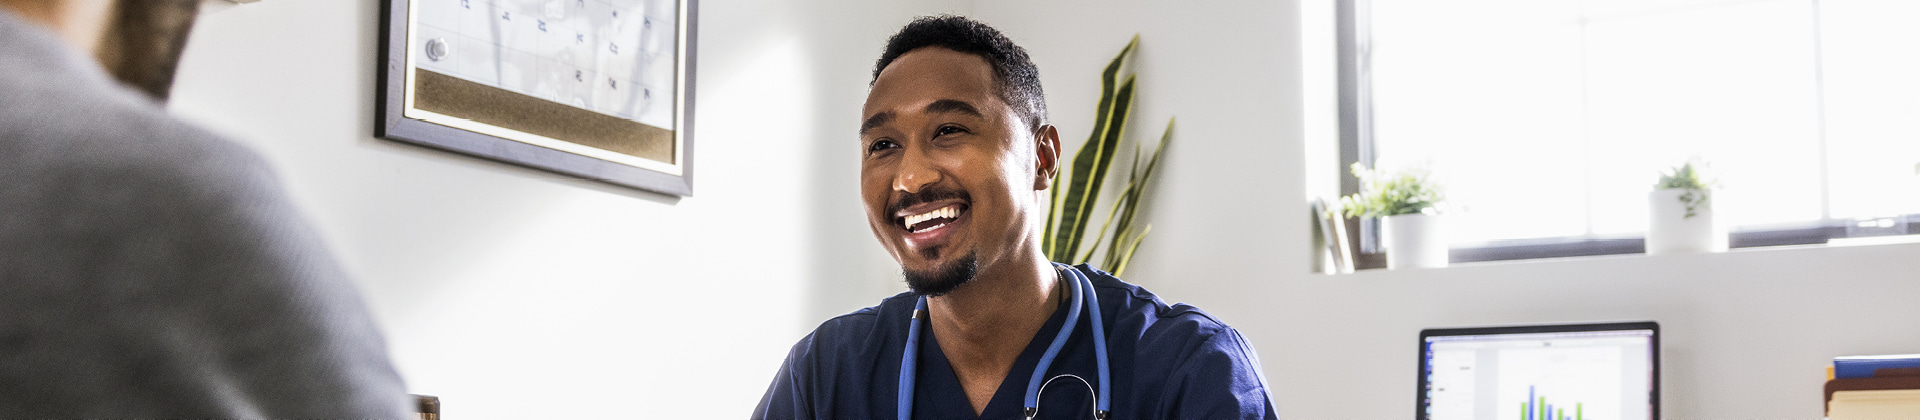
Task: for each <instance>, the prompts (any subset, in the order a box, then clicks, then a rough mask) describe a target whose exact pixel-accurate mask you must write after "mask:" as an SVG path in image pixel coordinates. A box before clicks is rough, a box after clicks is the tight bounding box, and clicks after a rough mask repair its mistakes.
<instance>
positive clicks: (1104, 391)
mask: <svg viewBox="0 0 1920 420" xmlns="http://www.w3.org/2000/svg"><path fill="white" fill-rule="evenodd" d="M1053 267H1054V270H1055V271H1058V272H1060V273H1061V275H1064V276H1068V277H1073V281H1072V282H1071V283H1073V311H1071V312H1067V322H1066V324H1064V325H1061V326H1060V333H1059V334H1056V335H1054V336H1053V343H1051V344H1048V345H1047V352H1046V353H1041V354H1040V364H1039V365H1036V366H1034V367H1033V378H1032V379H1028V380H1027V399H1026V404H1027V405H1026V409H1027V410H1026V415H1027V419H1028V420H1032V419H1033V417H1034V416H1036V415H1039V414H1040V393H1041V392H1043V391H1046V390H1047V385H1049V384H1052V383H1053V381H1054V380H1055V379H1060V378H1073V379H1078V380H1080V383H1081V384H1084V385H1086V386H1087V392H1088V393H1092V392H1093V384H1089V383H1087V380H1086V379H1085V378H1081V377H1079V376H1076V375H1072V374H1061V375H1057V376H1054V377H1052V378H1047V379H1046V381H1045V382H1044V383H1043V382H1042V381H1041V379H1042V378H1046V375H1047V368H1048V367H1052V366H1053V359H1054V357H1056V356H1059V355H1060V347H1062V346H1065V345H1066V344H1067V336H1070V335H1073V328H1074V327H1075V326H1077V325H1079V323H1080V308H1087V310H1088V311H1090V312H1092V318H1093V334H1094V335H1093V359H1094V362H1095V365H1097V367H1098V369H1099V374H1100V378H1099V380H1100V392H1099V393H1098V394H1094V399H1093V409H1094V411H1093V417H1094V418H1096V419H1101V420H1105V419H1106V418H1107V415H1108V414H1109V412H1108V410H1107V409H1108V408H1109V407H1111V405H1110V404H1112V402H1111V400H1110V399H1109V398H1108V397H1109V396H1111V395H1112V389H1113V387H1112V385H1111V383H1110V382H1108V378H1109V377H1111V375H1108V371H1107V333H1106V328H1105V327H1103V326H1101V321H1100V297H1099V296H1096V295H1094V293H1093V281H1091V280H1087V276H1085V275H1082V274H1080V270H1075V269H1074V268H1073V267H1069V266H1067V265H1064V264H1060V263H1053ZM1083 296H1084V297H1085V298H1086V302H1083V301H1082V300H1081V298H1082V297H1083ZM1088 303H1090V304H1088ZM926 319H927V297H926V296H921V297H920V301H919V302H918V303H915V304H914V305H913V318H912V319H910V320H908V321H907V325H908V326H907V350H906V353H905V354H904V355H902V356H901V357H900V404H899V409H900V417H899V418H900V419H901V420H906V419H910V418H913V382H914V381H913V379H914V371H915V370H916V369H915V367H916V366H917V365H918V362H919V360H918V359H919V356H920V325H921V324H924V323H925V322H924V321H925V320H926Z"/></svg>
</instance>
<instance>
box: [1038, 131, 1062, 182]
mask: <svg viewBox="0 0 1920 420" xmlns="http://www.w3.org/2000/svg"><path fill="white" fill-rule="evenodd" d="M1033 154H1034V159H1033V162H1034V171H1033V189H1034V191H1039V190H1045V189H1047V188H1049V187H1051V186H1052V185H1053V178H1054V175H1058V174H1059V173H1060V131H1059V130H1055V129H1054V128H1053V125H1050V124H1049V125H1042V126H1040V130H1039V131H1036V132H1034V133H1033Z"/></svg>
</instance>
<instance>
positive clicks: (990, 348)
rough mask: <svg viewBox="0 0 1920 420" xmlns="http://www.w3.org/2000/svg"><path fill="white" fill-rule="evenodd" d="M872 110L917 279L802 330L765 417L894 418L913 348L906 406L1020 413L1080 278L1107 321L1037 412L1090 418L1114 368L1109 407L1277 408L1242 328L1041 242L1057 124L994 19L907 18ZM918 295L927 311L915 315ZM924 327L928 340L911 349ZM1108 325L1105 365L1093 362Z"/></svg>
mask: <svg viewBox="0 0 1920 420" xmlns="http://www.w3.org/2000/svg"><path fill="white" fill-rule="evenodd" d="M861 121H862V124H861V125H860V143H859V144H860V155H861V166H860V192H861V196H862V198H863V199H864V200H865V202H866V209H867V220H868V223H869V224H870V225H871V227H872V228H873V234H874V237H876V238H877V239H879V240H880V243H881V244H882V245H884V246H885V247H886V249H887V252H889V253H891V254H892V255H893V257H894V259H895V260H897V261H899V262H900V266H901V271H902V272H903V274H904V275H905V277H906V282H907V285H908V287H909V288H910V289H911V291H910V292H908V293H902V294H900V295H898V296H894V297H891V298H887V299H885V300H883V301H881V302H880V305H878V306H874V307H870V308H866V309H861V310H859V311H855V312H853V313H850V314H846V315H842V316H840V317H837V318H834V319H831V320H828V321H827V322H826V323H824V324H821V325H820V327H819V329H816V330H814V332H813V334H811V335H808V336H807V337H806V338H804V339H801V340H800V342H799V343H798V344H795V345H794V346H793V350H792V352H791V353H789V354H788V356H787V360H786V362H785V363H784V364H782V365H781V367H780V372H779V374H778V375H777V376H776V377H775V378H774V380H773V384H772V386H770V387H769V388H768V389H767V394H766V396H765V397H763V398H762V399H761V400H760V405H759V407H758V408H756V409H755V412H754V416H755V417H759V418H774V419H793V418H820V419H880V418H892V417H896V416H897V411H896V410H897V409H898V408H899V407H901V406H902V404H901V399H902V398H901V396H902V392H901V391H902V388H903V387H902V383H901V382H903V380H905V379H907V378H905V377H903V376H902V375H901V373H902V372H901V371H902V363H901V362H902V358H905V357H910V358H915V360H916V361H917V368H916V369H914V372H912V373H913V375H912V377H911V378H910V379H911V380H910V381H908V382H911V383H912V386H913V387H912V388H911V390H912V391H911V393H910V395H908V396H907V399H909V400H910V401H911V402H912V404H911V406H910V409H911V410H912V411H911V417H913V418H918V419H949V418H995V419H1000V418H1017V417H1023V416H1024V414H1025V411H1026V407H1025V405H1026V404H1025V401H1024V399H1025V397H1026V395H1027V393H1028V391H1029V384H1028V382H1029V379H1030V378H1031V377H1032V376H1033V375H1034V371H1035V368H1036V366H1038V365H1039V364H1040V360H1041V359H1042V354H1043V353H1045V352H1046V350H1047V348H1048V346H1049V344H1051V343H1052V342H1053V341H1054V339H1055V337H1056V336H1057V335H1058V334H1059V333H1060V330H1061V329H1062V326H1064V325H1066V321H1065V320H1066V319H1067V318H1068V317H1069V315H1070V314H1069V311H1073V310H1074V309H1075V308H1073V305H1071V304H1069V302H1072V301H1074V296H1073V294H1074V293H1075V292H1074V290H1075V289H1076V285H1077V284H1080V283H1078V281H1077V280H1075V279H1077V278H1079V277H1080V276H1085V277H1086V278H1088V279H1089V280H1090V281H1091V283H1092V286H1093V296H1086V297H1087V298H1089V299H1087V301H1089V302H1090V301H1092V300H1093V299H1091V298H1096V297H1097V298H1098V302H1099V306H1098V308H1099V310H1100V311H1099V314H1100V315H1101V317H1100V320H1101V321H1102V322H1101V324H1103V325H1104V327H1105V330H1106V331H1094V329H1093V328H1094V326H1093V324H1092V323H1091V322H1077V323H1076V324H1075V326H1074V327H1073V328H1072V330H1071V331H1070V332H1069V335H1068V336H1067V339H1066V341H1065V343H1064V345H1062V346H1061V347H1060V350H1059V351H1058V356H1057V358H1056V359H1055V360H1054V361H1053V362H1052V364H1051V366H1050V367H1048V368H1047V369H1046V372H1044V373H1042V375H1043V376H1044V377H1045V378H1059V379H1057V380H1053V381H1051V382H1049V383H1048V385H1047V386H1045V387H1037V388H1043V392H1041V393H1040V395H1039V398H1038V402H1039V404H1038V410H1037V411H1038V417H1039V418H1046V419H1058V418H1091V417H1093V409H1094V404H1095V403H1094V399H1095V395H1096V392H1095V390H1096V389H1097V388H1098V387H1099V385H1098V384H1099V383H1100V381H1101V380H1102V379H1105V380H1107V381H1109V383H1110V385H1111V390H1112V391H1111V397H1110V399H1111V400H1110V401H1108V403H1109V404H1110V405H1111V413H1112V415H1111V417H1110V418H1119V419H1228V418H1274V417H1275V415H1274V410H1273V403H1272V398H1271V396H1270V395H1268V391H1267V389H1266V379H1265V378H1264V377H1263V376H1262V374H1261V371H1260V362H1259V359H1258V358H1257V357H1256V355H1255V353H1254V350H1253V346H1252V345H1251V344H1249V343H1248V342H1247V340H1246V338H1244V337H1242V336H1241V335H1240V333H1239V332H1238V331H1235V330H1234V329H1233V328H1231V327H1228V326H1226V324H1223V323H1221V322H1220V321H1219V320H1216V319H1214V318H1213V317H1212V316H1210V315H1207V314H1206V313H1205V312H1201V311H1200V310H1199V309H1197V308H1194V307H1192V306H1188V305H1168V304H1167V303H1165V302H1164V301H1161V300H1160V299H1159V298H1158V297H1155V296H1154V295H1153V294H1152V293H1150V292H1147V291H1146V289H1142V288H1140V287H1139V286H1135V285H1132V284H1128V283H1126V282H1123V281H1120V279H1117V278H1114V277H1113V276H1112V275H1109V274H1107V273H1105V272H1102V271H1100V270H1098V269H1096V268H1094V267H1090V266H1087V265H1081V266H1078V267H1066V266H1056V265H1054V264H1053V263H1051V262H1049V261H1047V259H1046V257H1045V256H1043V255H1042V254H1041V252H1040V235H1041V225H1042V224H1043V223H1044V217H1045V214H1044V213H1043V212H1042V206H1041V200H1044V199H1045V197H1047V194H1046V190H1047V188H1049V187H1050V186H1051V184H1052V182H1053V177H1054V174H1055V173H1057V172H1058V170H1059V167H1058V165H1059V157H1060V136H1059V133H1058V132H1057V131H1056V130H1055V129H1054V127H1053V126H1051V125H1047V122H1046V104H1045V100H1044V98H1043V97H1042V94H1041V89H1040V80H1039V72H1038V70H1037V69H1036V68H1034V65H1033V63H1032V61H1030V60H1029V59H1028V57H1027V54H1026V51H1025V50H1024V49H1022V48H1020V47H1019V46H1017V45H1014V44H1013V42H1012V41H1011V40H1008V39H1007V38H1006V37H1005V36H1003V35H1001V34H1000V32H999V31H997V30H995V29H993V28H991V27H988V26H986V25H985V24H982V23H979V22H976V21H973V20H969V19H966V18H962V17H955V16H941V17H925V18H920V19H918V20H915V21H913V22H912V23H909V24H908V25H907V26H906V28H904V29H902V30H901V31H900V33H898V34H895V35H894V36H893V38H892V39H890V40H889V41H888V43H887V48H886V51H885V52H884V53H883V54H882V55H881V57H880V61H879V63H878V64H877V65H876V66H875V69H874V79H873V86H872V89H871V91H870V92H869V93H868V95H867V102H866V106H865V109H864V110H862V115H861ZM1064 270H1075V271H1078V272H1079V274H1080V275H1079V276H1076V275H1072V273H1068V272H1066V271H1064ZM923 297H924V298H925V299H926V308H927V310H926V312H924V313H923V314H916V310H915V305H916V303H917V302H919V301H920V300H921V299H922V298H923ZM916 315H919V316H920V320H916V319H915V316H916ZM1091 316H1092V315H1091V312H1090V311H1089V312H1084V313H1081V314H1080V315H1079V318H1090V317H1091ZM1082 321H1085V320H1082ZM915 323H922V324H920V328H919V330H920V336H919V340H918V342H917V343H916V346H917V347H918V350H917V351H916V352H914V353H915V354H912V355H908V354H906V349H907V347H908V336H909V330H910V328H912V325H913V324H915ZM1097 334H1104V337H1105V340H1106V341H1105V345H1106V350H1107V354H1108V355H1109V356H1108V358H1109V360H1110V362H1109V363H1110V366H1111V367H1110V373H1109V375H1111V377H1108V378H1101V377H1100V375H1099V371H1098V369H1097V368H1096V366H1097V364H1096V356H1095V343H1094V341H1095V340H1096V338H1095V337H1096V336H1097ZM1063 375H1072V376H1063ZM1076 378H1077V379H1076ZM1083 381H1084V382H1083ZM1083 383H1084V384H1085V385H1083Z"/></svg>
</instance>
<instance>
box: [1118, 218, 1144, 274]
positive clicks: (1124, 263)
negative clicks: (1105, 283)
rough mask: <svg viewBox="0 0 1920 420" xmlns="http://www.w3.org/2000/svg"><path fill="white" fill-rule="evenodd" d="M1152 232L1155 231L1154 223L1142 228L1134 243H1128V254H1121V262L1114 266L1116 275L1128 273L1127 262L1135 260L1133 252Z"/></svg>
mask: <svg viewBox="0 0 1920 420" xmlns="http://www.w3.org/2000/svg"><path fill="white" fill-rule="evenodd" d="M1151 232H1153V225H1151V224H1149V225H1147V227H1146V228H1145V229H1141V230H1140V234H1139V235H1135V236H1134V237H1133V244H1131V245H1127V253H1126V255H1124V256H1121V257H1120V262H1119V263H1115V264H1114V268H1113V276H1114V277H1120V276H1123V275H1126V274H1127V264H1130V263H1132V262H1133V253H1134V252H1137V251H1139V250H1140V244H1142V243H1146V241H1147V233H1151Z"/></svg>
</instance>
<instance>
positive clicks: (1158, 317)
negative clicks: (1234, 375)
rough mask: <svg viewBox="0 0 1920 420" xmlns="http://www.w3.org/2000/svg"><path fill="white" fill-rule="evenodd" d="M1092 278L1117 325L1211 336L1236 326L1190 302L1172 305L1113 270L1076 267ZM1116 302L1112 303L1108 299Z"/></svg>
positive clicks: (1105, 306) (1085, 266)
mask: <svg viewBox="0 0 1920 420" xmlns="http://www.w3.org/2000/svg"><path fill="white" fill-rule="evenodd" d="M1074 268H1075V269H1078V270H1079V271H1080V272H1081V273H1082V274H1085V275H1086V276H1087V279H1088V280H1091V281H1092V282H1093V287H1094V289H1095V290H1096V291H1097V292H1098V293H1099V295H1100V298H1101V300H1102V301H1101V304H1100V306H1101V307H1102V309H1107V308H1112V310H1115V311H1116V313H1115V314H1114V315H1112V317H1113V318H1115V321H1116V322H1115V324H1116V326H1118V325H1121V324H1129V325H1131V324H1136V323H1137V324H1139V325H1138V327H1141V328H1144V329H1148V330H1157V331H1166V332H1173V333H1180V334H1181V335H1186V336H1210V335H1213V334H1219V333H1222V332H1226V331H1229V330H1231V329H1232V327H1229V326H1227V324H1226V323H1225V322H1221V321H1220V319H1219V318H1215V317H1214V316H1213V315H1212V314H1209V313H1207V312H1206V311H1204V310H1201V309H1200V308H1198V307H1195V306H1193V305H1189V304H1186V303H1172V304H1169V303H1167V302H1166V301H1165V300H1162V299H1161V298H1160V296H1159V295H1156V294H1154V293H1153V292H1152V291H1150V290H1147V288H1146V287H1142V286H1140V285H1137V284H1133V283H1128V282H1127V281H1125V280H1121V279H1120V278H1119V277H1115V276H1114V275H1113V274H1112V273H1108V272H1106V271H1102V270H1100V269H1099V268H1095V267H1092V266H1090V265H1087V264H1081V265H1078V266H1074ZM1109 299H1111V300H1112V301H1111V302H1109V301H1108V300H1109Z"/></svg>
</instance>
